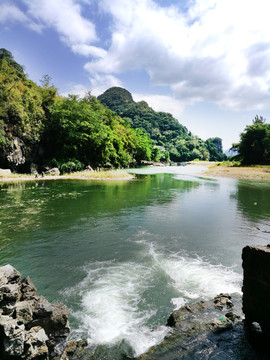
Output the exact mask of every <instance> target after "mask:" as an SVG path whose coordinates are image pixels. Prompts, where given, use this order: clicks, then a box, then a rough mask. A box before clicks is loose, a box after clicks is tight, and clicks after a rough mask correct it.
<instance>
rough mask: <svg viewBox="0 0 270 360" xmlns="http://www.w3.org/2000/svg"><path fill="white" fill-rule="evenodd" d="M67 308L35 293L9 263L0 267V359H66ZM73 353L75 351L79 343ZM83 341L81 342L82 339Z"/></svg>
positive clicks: (29, 281)
mask: <svg viewBox="0 0 270 360" xmlns="http://www.w3.org/2000/svg"><path fill="white" fill-rule="evenodd" d="M69 333H70V327H69V322H68V310H67V308H66V306H65V305H63V304H61V303H56V304H51V303H49V302H48V301H47V300H46V299H45V298H44V297H43V296H39V295H37V290H36V288H35V286H34V285H33V283H32V281H31V280H30V279H29V278H28V277H27V278H24V279H22V280H21V274H20V273H19V272H18V271H17V270H16V269H14V268H13V267H12V266H11V265H5V266H2V267H0V359H1V360H17V359H25V360H32V359H39V360H51V359H55V360H56V359H57V360H60V359H61V360H68V359H69V357H68V354H72V351H71V349H70V347H69V348H68V349H69V350H68V351H66V348H67V344H68V342H67V337H68V335H69ZM75 343H76V346H75V349H74V353H75V352H76V351H77V352H79V349H80V345H79V343H78V344H77V342H75ZM84 344H85V343H84Z"/></svg>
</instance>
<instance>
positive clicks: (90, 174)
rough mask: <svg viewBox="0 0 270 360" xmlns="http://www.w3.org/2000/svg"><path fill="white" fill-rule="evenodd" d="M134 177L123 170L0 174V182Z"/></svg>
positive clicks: (123, 178) (127, 178)
mask: <svg viewBox="0 0 270 360" xmlns="http://www.w3.org/2000/svg"><path fill="white" fill-rule="evenodd" d="M133 178H134V176H133V175H131V174H129V173H127V172H126V171H124V170H107V171H88V170H85V171H79V172H74V173H71V174H63V175H44V177H42V176H41V175H39V176H38V177H37V178H36V177H35V175H32V174H16V173H12V174H9V175H1V174H0V182H12V181H44V180H62V179H69V180H119V181H120V180H121V181H122V180H131V179H133Z"/></svg>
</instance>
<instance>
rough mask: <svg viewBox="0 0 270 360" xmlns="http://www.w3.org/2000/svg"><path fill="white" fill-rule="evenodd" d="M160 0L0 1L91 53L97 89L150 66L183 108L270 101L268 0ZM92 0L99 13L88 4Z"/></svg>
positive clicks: (3, 11)
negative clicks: (170, 1)
mask: <svg viewBox="0 0 270 360" xmlns="http://www.w3.org/2000/svg"><path fill="white" fill-rule="evenodd" d="M159 1H160V0H132V1H129V0H114V1H111V0H65V1H62V0H38V1H33V0H20V1H12V0H10V1H6V2H5V3H4V4H3V5H1V6H0V22H2V23H8V21H9V22H15V21H16V22H20V23H22V24H24V25H25V26H28V27H31V28H32V29H34V30H35V31H39V32H41V31H45V29H46V28H51V29H54V30H55V31H56V33H57V34H58V36H59V38H60V39H61V41H63V42H64V43H65V44H66V45H67V46H68V47H69V48H70V49H71V51H72V52H74V53H77V54H80V55H83V56H85V57H88V58H89V61H88V62H87V63H86V64H85V67H84V68H85V69H86V70H87V71H88V72H89V76H90V83H91V86H92V88H93V91H94V92H95V93H97V92H98V91H100V90H101V89H103V88H104V86H119V85H121V81H120V80H119V79H118V77H119V76H120V75H122V74H125V72H130V71H132V70H138V69H139V70H140V69H144V70H145V71H147V73H148V75H149V78H150V82H151V85H158V86H163V85H164V86H165V87H169V88H170V90H171V93H172V94H173V97H172V98H171V102H170V103H171V104H175V102H176V101H178V103H179V106H180V108H182V109H183V108H184V106H187V105H191V104H194V103H197V102H210V103H215V104H217V105H218V106H220V107H221V108H225V109H231V110H251V109H252V110H253V109H263V108H265V107H269V96H270V90H269V89H270V22H269V19H268V18H269V15H268V7H269V6H268V0H257V1H256V2H255V1H252V0H237V1H234V0H192V1H191V0H190V1H187V5H186V6H185V8H184V9H182V8H181V3H182V2H179V1H176V0H175V5H171V6H164V1H162V2H161V3H162V5H160V4H159ZM18 4H20V5H21V4H23V7H20V8H19V7H18V6H17V5H18ZM93 4H95V6H96V9H97V8H98V10H99V15H97V13H95V12H93V13H92V12H90V11H88V12H87V11H85V10H89V9H90V8H91V6H92V5H93ZM187 6H189V7H187ZM22 8H24V9H26V11H23V10H21V9H22ZM86 14H88V15H86ZM100 15H103V16H104V18H106V22H105V23H103V24H102V26H101V25H100V24H99V23H98V22H99V21H100V19H101V18H100V17H99V16H100ZM108 19H109V21H108ZM98 25H99V26H98ZM102 27H103V28H104V27H106V31H105V32H106V36H107V38H106V39H105V41H104V43H103V44H102V43H101V41H100V39H101V37H102V35H104V34H103V33H101V32H102ZM97 29H98V30H97ZM99 32H100V33H99ZM146 95H147V94H145V96H146ZM150 99H154V98H153V97H150ZM154 102H155V101H154V100H153V103H154ZM150 105H151V103H150ZM172 106H173V105H172ZM173 107H174V106H173Z"/></svg>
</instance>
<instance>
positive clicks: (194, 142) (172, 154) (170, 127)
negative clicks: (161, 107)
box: [98, 87, 226, 162]
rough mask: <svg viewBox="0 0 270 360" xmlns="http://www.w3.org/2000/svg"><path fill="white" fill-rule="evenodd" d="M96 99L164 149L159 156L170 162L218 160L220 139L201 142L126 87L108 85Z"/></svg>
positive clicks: (222, 157)
mask: <svg viewBox="0 0 270 360" xmlns="http://www.w3.org/2000/svg"><path fill="white" fill-rule="evenodd" d="M98 100H99V101H100V102H101V103H102V104H104V105H106V106H107V107H108V108H110V109H111V110H113V111H115V112H116V113H117V114H118V115H119V116H121V117H123V118H125V119H127V120H128V121H129V123H130V125H131V126H132V127H133V128H140V129H142V130H143V131H144V132H145V133H146V134H148V135H149V137H150V138H151V139H152V141H153V143H154V144H155V145H157V146H159V147H160V148H161V149H165V153H164V154H163V155H162V156H163V157H164V156H165V157H167V158H170V159H171V160H172V161H177V162H178V161H190V160H194V159H199V160H211V161H222V160H225V158H226V156H225V155H224V154H223V151H222V140H221V139H220V138H217V137H216V138H210V139H208V140H206V141H203V140H202V139H200V138H199V137H198V136H195V135H193V134H192V133H191V132H190V131H188V129H187V128H186V127H185V126H183V125H181V124H180V123H179V122H178V121H177V120H176V119H175V118H174V117H173V116H172V115H171V114H169V113H165V112H156V111H154V110H153V109H152V108H151V107H149V106H148V104H147V103H146V102H145V101H139V102H135V101H134V100H133V98H132V95H131V94H130V92H128V91H127V90H125V89H123V88H120V87H112V88H110V89H108V90H106V91H105V92H104V93H103V94H102V95H100V96H98Z"/></svg>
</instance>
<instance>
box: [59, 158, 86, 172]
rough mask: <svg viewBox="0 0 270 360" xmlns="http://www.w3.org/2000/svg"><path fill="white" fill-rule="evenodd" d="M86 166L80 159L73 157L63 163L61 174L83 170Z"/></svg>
mask: <svg viewBox="0 0 270 360" xmlns="http://www.w3.org/2000/svg"><path fill="white" fill-rule="evenodd" d="M83 168H84V165H83V163H81V162H80V161H79V160H76V159H71V160H69V161H67V162H65V163H62V164H61V166H60V171H61V174H64V173H71V172H73V171H81V170H82V169H83Z"/></svg>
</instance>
